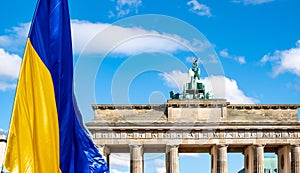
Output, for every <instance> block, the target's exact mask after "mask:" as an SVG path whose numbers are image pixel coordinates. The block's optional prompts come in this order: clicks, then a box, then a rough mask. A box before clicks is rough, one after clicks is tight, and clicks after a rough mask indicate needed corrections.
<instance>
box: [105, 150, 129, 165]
mask: <svg viewBox="0 0 300 173" xmlns="http://www.w3.org/2000/svg"><path fill="white" fill-rule="evenodd" d="M110 164H111V165H112V166H117V167H123V168H129V167H130V155H129V154H128V153H112V154H111V155H110Z"/></svg>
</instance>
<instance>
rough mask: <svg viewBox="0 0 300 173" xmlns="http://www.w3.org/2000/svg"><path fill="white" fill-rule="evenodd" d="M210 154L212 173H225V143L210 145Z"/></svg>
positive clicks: (226, 170)
mask: <svg viewBox="0 0 300 173" xmlns="http://www.w3.org/2000/svg"><path fill="white" fill-rule="evenodd" d="M210 155H211V172H212V173H227V172H228V166H227V165H228V164H227V145H219V146H216V145H214V146H212V147H211V150H210Z"/></svg>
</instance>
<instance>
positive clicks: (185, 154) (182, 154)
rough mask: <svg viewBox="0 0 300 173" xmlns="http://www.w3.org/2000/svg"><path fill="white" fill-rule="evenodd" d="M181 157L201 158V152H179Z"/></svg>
mask: <svg viewBox="0 0 300 173" xmlns="http://www.w3.org/2000/svg"><path fill="white" fill-rule="evenodd" d="M179 156H180V157H193V158H200V153H179Z"/></svg>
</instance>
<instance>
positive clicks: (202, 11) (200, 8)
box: [187, 0, 212, 17]
mask: <svg viewBox="0 0 300 173" xmlns="http://www.w3.org/2000/svg"><path fill="white" fill-rule="evenodd" d="M187 5H188V6H190V5H192V7H191V8H190V11H191V12H193V13H196V14H198V15H199V16H208V17H211V16H212V14H211V12H210V8H209V7H208V6H207V5H205V4H200V3H199V2H198V1H197V0H191V1H188V2H187Z"/></svg>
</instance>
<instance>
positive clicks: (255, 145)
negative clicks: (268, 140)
mask: <svg viewBox="0 0 300 173" xmlns="http://www.w3.org/2000/svg"><path fill="white" fill-rule="evenodd" d="M253 146H254V147H265V146H266V144H253Z"/></svg>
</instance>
